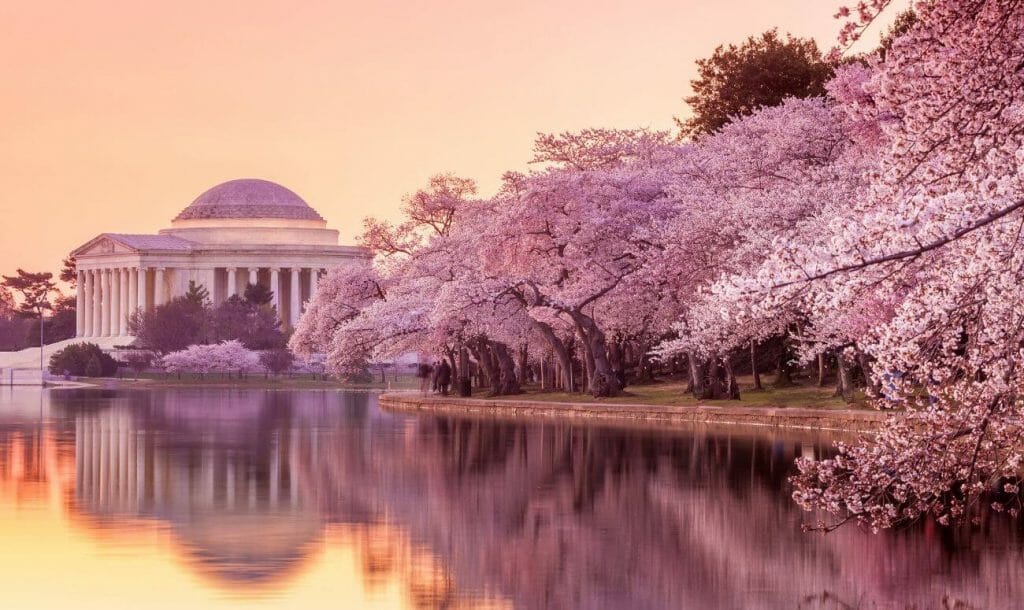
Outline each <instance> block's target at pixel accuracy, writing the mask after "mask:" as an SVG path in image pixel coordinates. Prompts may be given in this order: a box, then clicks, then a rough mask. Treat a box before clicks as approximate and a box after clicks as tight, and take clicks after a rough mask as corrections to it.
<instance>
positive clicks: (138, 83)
mask: <svg viewBox="0 0 1024 610" xmlns="http://www.w3.org/2000/svg"><path fill="white" fill-rule="evenodd" d="M835 8H836V7H835V6H833V3H830V2H807V1H805V0H786V1H783V2H773V3H771V4H770V5H769V4H766V3H763V2H755V1H753V0H726V1H723V2H704V1H699V2H694V1H683V2H679V1H668V0H643V1H640V2H597V3H595V2H580V1H576V0H573V1H567V2H555V3H551V2H535V1H529V2H516V3H511V4H508V3H505V4H498V3H492V2H483V3H481V2H468V1H456V2H394V1H384V2H374V3H353V2H345V3H338V2H319V1H314V2H303V3H301V4H295V3H289V2H266V1H256V2H250V3H246V4H245V5H244V8H243V7H242V5H238V4H235V3H225V2H215V3H210V2H195V1H191V0H186V1H185V2H179V3H174V4H162V5H158V4H156V3H148V2H147V3H127V2H109V1H105V2H90V3H71V4H67V3H57V4H53V3H25V2H12V1H5V2H0V22H3V23H4V24H5V26H4V36H3V37H2V38H0V53H2V54H3V56H4V57H5V58H7V59H8V61H5V62H4V66H3V67H2V68H0V74H2V78H0V88H2V89H0V117H2V118H0V165H2V167H3V168H4V180H3V182H4V188H3V192H2V194H0V213H2V214H3V215H4V218H5V222H3V223H0V260H3V261H4V262H5V264H6V268H9V269H13V268H14V267H26V268H38V269H47V270H55V269H56V268H57V267H58V266H59V263H60V259H61V258H62V257H63V256H65V255H67V253H68V252H69V251H70V249H71V248H74V247H75V246H77V245H79V244H81V243H84V242H85V241H86V240H87V239H89V238H91V237H92V236H93V235H96V234H97V233H99V232H102V231H121V232H126V233H130V232H136V233H139V232H151V231H154V230H156V229H158V228H161V227H163V226H165V225H166V223H167V222H168V221H169V220H170V219H171V218H172V217H173V216H174V215H175V214H177V213H178V212H179V211H180V210H181V209H182V208H184V207H185V206H186V205H188V203H189V202H190V201H192V199H194V198H195V197H196V196H197V195H199V193H201V192H202V191H203V190H204V189H206V188H207V187H208V186H209V185H211V184H217V183H219V182H223V181H225V180H228V179H232V178H240V177H261V178H267V179H270V180H274V181H277V182H280V183H282V184H286V185H288V186H289V187H291V188H293V189H295V190H296V192H298V193H299V194H300V195H301V196H302V197H303V198H304V199H306V201H308V202H310V203H311V204H312V205H313V206H315V207H316V208H317V209H318V210H320V211H321V212H322V213H323V215H324V216H325V217H326V218H329V219H330V220H331V223H332V225H333V227H334V228H337V229H340V231H341V236H342V241H343V243H350V242H351V240H352V239H353V238H354V237H355V236H356V235H357V234H358V233H359V231H360V223H361V220H362V218H363V217H365V216H368V215H377V216H382V217H385V218H389V217H394V216H396V215H397V211H398V208H399V206H400V204H401V197H402V196H403V195H404V194H406V193H409V192H412V191H414V190H416V189H417V188H419V187H420V186H422V184H424V183H425V181H426V179H427V178H428V177H429V176H430V175H432V174H434V173H436V172H439V171H453V172H456V173H459V174H461V175H465V176H470V177H473V178H475V179H477V180H478V181H479V182H480V184H481V186H482V188H483V190H484V192H485V193H487V192H490V191H492V190H493V189H494V188H495V186H496V184H497V181H498V179H499V177H500V175H501V173H502V172H503V171H505V170H506V169H509V168H525V167H526V164H527V162H528V161H529V158H530V145H531V142H532V141H533V138H534V135H535V133H536V132H538V131H545V132H547V131H564V130H573V129H579V128H583V127H592V126H601V127H650V128H655V129H671V128H672V127H673V121H672V117H673V116H676V115H681V114H684V113H685V105H684V104H683V102H682V98H683V97H684V96H685V95H687V94H688V92H689V81H690V79H691V78H693V76H694V75H695V70H694V61H695V60H696V59H697V58H700V57H706V56H708V55H710V53H711V52H712V51H713V50H714V48H715V46H717V45H719V44H722V43H724V42H730V41H735V42H739V41H741V40H743V39H744V38H745V37H747V36H749V35H753V34H757V33H760V32H762V31H764V30H767V29H770V28H773V27H780V29H783V30H788V31H790V32H792V33H793V34H794V35H799V36H810V37H814V38H815V39H817V40H818V42H819V44H820V45H821V46H823V47H826V48H827V47H829V46H831V45H832V44H833V42H834V40H835V35H836V32H837V31H838V28H839V25H840V24H839V23H838V22H837V21H835V20H834V19H833V18H832V14H833V13H834V12H835ZM873 40H874V38H872V41H873Z"/></svg>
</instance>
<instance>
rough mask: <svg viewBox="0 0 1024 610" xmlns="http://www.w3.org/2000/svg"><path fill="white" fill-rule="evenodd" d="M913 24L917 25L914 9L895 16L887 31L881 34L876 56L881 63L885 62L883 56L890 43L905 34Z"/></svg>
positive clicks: (887, 51) (889, 47) (890, 45)
mask: <svg viewBox="0 0 1024 610" xmlns="http://www.w3.org/2000/svg"><path fill="white" fill-rule="evenodd" d="M915 23H917V13H915V12H914V9H907V10H905V11H903V12H902V13H900V14H899V15H897V16H896V19H895V21H893V22H892V25H890V26H889V29H888V30H886V31H885V33H884V34H882V40H881V42H879V44H878V55H879V56H880V57H881V58H882V61H885V56H886V55H888V54H889V49H891V48H892V43H893V42H895V40H896V39H897V38H899V37H900V36H902V35H904V34H906V33H907V31H908V30H910V28H911V27H913V25H914V24H915Z"/></svg>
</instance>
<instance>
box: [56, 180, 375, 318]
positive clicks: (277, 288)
mask: <svg viewBox="0 0 1024 610" xmlns="http://www.w3.org/2000/svg"><path fill="white" fill-rule="evenodd" d="M326 225H327V223H326V221H325V220H324V219H323V218H322V217H321V216H320V214H318V213H317V212H316V210H314V209H313V208H312V207H310V206H309V205H308V204H307V203H306V202H305V201H303V200H302V199H301V198H300V197H299V196H298V195H296V194H295V193H293V192H292V191H290V190H288V189H287V188H285V187H283V186H281V185H279V184H275V183H273V182H268V181H266V180H255V179H244V180H232V181H230V182H225V183H223V184H219V185H217V186H215V187H213V188H212V189H210V190H208V191H206V192H205V193H203V194H202V195H200V196H199V197H198V198H196V200H195V201H193V202H192V204H191V205H189V206H188V207H186V208H185V209H184V210H183V211H182V212H181V213H180V214H178V216H177V217H176V218H175V219H174V220H173V221H172V222H171V226H170V228H167V229H163V230H161V231H160V232H159V233H158V234H155V235H137V234H124V233H103V234H101V235H98V236H97V237H95V238H93V239H92V240H90V241H89V242H87V243H86V244H84V245H82V246H81V247H79V248H77V249H75V250H74V251H73V252H72V253H71V255H72V256H73V257H74V259H75V263H76V265H77V270H78V286H80V287H81V289H80V290H79V293H78V296H77V299H78V303H77V304H78V311H77V313H78V318H77V323H78V333H77V335H78V336H79V337H110V336H125V337H127V336H128V319H129V317H130V316H131V315H132V313H134V312H135V311H138V310H143V311H149V310H151V309H153V308H154V307H157V306H159V305H162V304H164V303H166V302H167V301H169V300H170V299H173V298H175V297H178V296H181V295H183V294H185V292H186V291H187V290H188V286H189V283H190V282H195V283H196V285H199V286H203V287H205V288H206V290H207V291H208V292H209V294H210V298H211V300H212V301H213V304H214V305H217V304H220V303H221V302H223V301H224V300H226V299H228V298H230V297H231V296H233V295H241V294H243V293H244V291H245V287H246V285H247V284H260V285H263V286H266V287H267V288H269V289H270V290H271V291H272V292H273V294H274V299H273V305H274V306H275V307H276V309H277V311H278V315H279V316H280V318H281V321H282V325H283V326H284V327H285V328H294V327H295V325H296V324H297V323H298V320H299V316H300V315H301V313H302V310H303V308H304V307H305V303H306V302H307V301H308V300H309V299H310V298H312V296H313V294H314V293H315V292H316V289H317V285H318V283H319V281H320V279H321V277H322V275H323V274H324V273H326V271H327V270H328V269H331V268H333V267H336V266H338V265H342V264H352V263H358V262H364V263H365V261H366V260H367V259H368V258H369V254H368V252H367V251H366V250H365V249H363V248H358V247H353V246H341V245H338V231H336V230H333V229H328V228H327V226H326Z"/></svg>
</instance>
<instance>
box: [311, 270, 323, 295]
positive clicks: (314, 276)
mask: <svg viewBox="0 0 1024 610" xmlns="http://www.w3.org/2000/svg"><path fill="white" fill-rule="evenodd" d="M319 287H320V270H319V269H310V270H309V300H310V301H312V300H313V297H315V296H316V289H317V288H319Z"/></svg>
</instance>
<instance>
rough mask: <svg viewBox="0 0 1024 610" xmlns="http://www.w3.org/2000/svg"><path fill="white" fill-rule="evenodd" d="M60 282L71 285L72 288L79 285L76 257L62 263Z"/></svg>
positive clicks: (70, 257)
mask: <svg viewBox="0 0 1024 610" xmlns="http://www.w3.org/2000/svg"><path fill="white" fill-rule="evenodd" d="M61 265H62V266H61V268H60V275H59V276H58V277H59V278H60V281H62V282H64V283H66V284H68V285H70V286H71V287H72V288H74V287H76V286H77V285H78V265H77V263H76V262H75V257H73V256H69V257H67V258H65V259H64V260H63V261H61Z"/></svg>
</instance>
